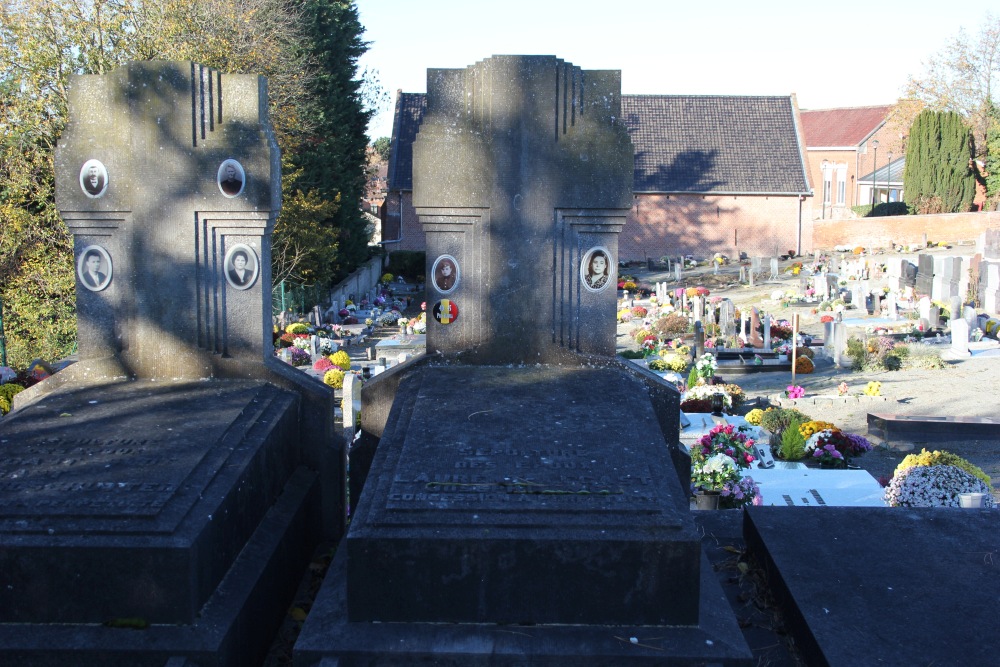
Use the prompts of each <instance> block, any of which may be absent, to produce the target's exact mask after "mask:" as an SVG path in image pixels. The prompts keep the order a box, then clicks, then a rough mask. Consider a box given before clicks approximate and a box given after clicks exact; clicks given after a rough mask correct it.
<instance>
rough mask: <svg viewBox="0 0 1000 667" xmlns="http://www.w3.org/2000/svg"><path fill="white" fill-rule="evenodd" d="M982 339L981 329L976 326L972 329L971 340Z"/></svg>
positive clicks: (977, 340)
mask: <svg viewBox="0 0 1000 667" xmlns="http://www.w3.org/2000/svg"><path fill="white" fill-rule="evenodd" d="M982 339H983V330H982V329H981V328H980V327H976V328H975V329H973V330H972V340H974V341H975V342H977V343H978V342H979V341H981V340H982Z"/></svg>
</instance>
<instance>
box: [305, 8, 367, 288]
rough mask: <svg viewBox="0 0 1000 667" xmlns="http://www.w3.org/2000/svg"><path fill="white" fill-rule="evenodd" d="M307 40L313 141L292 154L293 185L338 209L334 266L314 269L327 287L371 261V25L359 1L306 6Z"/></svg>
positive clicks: (327, 222) (326, 222) (308, 121)
mask: <svg viewBox="0 0 1000 667" xmlns="http://www.w3.org/2000/svg"><path fill="white" fill-rule="evenodd" d="M302 14H303V19H304V22H305V33H306V41H305V43H304V44H303V49H304V50H305V52H306V57H307V58H308V60H309V61H310V62H311V63H312V66H313V68H314V74H315V75H314V76H313V77H311V80H310V83H309V88H310V92H311V97H312V104H311V105H310V108H308V109H306V110H304V112H303V115H304V116H305V122H304V125H305V126H307V127H309V128H310V136H309V137H307V138H306V140H305V141H303V142H302V143H301V144H300V145H299V150H298V151H296V154H295V155H291V156H289V161H290V162H291V163H292V165H291V166H292V171H293V172H294V173H296V177H295V179H294V181H295V182H294V184H293V187H294V188H295V189H298V190H301V191H302V192H315V193H317V194H318V195H319V196H320V197H321V198H322V199H324V200H326V201H330V202H338V201H339V204H340V205H339V206H338V207H337V208H336V210H335V211H334V212H333V213H332V214H331V215H330V216H328V217H326V218H325V219H323V220H322V221H320V225H321V226H323V227H326V228H327V229H328V230H330V231H331V232H332V233H333V235H334V236H335V238H336V253H335V254H334V260H333V265H332V266H323V267H310V268H311V270H310V271H309V272H308V273H310V274H311V275H313V276H316V277H317V278H320V282H330V283H332V282H336V281H337V280H339V279H341V278H343V277H345V276H347V275H348V274H349V273H350V272H351V271H353V270H354V269H355V268H357V267H358V265H360V264H361V263H362V262H364V261H365V260H366V259H367V258H368V240H369V233H368V231H369V230H368V222H367V221H366V220H365V218H364V216H363V215H362V212H361V209H360V205H359V202H360V201H361V198H362V196H363V195H364V189H365V183H366V176H365V166H366V164H367V155H366V149H367V146H368V137H367V135H366V130H367V127H368V121H369V119H370V118H371V115H372V112H371V111H369V110H366V109H365V108H364V101H363V99H362V81H361V79H360V78H357V76H356V75H357V65H358V58H360V57H361V55H362V54H364V52H365V51H366V50H367V48H368V45H367V43H366V42H364V41H362V39H361V35H362V34H363V32H364V27H363V26H362V25H361V21H360V19H359V17H358V9H357V7H356V6H355V4H354V2H348V1H344V0H304V2H303V3H302Z"/></svg>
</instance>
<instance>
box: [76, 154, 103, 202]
mask: <svg viewBox="0 0 1000 667" xmlns="http://www.w3.org/2000/svg"><path fill="white" fill-rule="evenodd" d="M80 189H81V190H83V194H85V195H87V196H88V197H90V198H91V199H97V198H98V197H102V196H103V195H104V193H105V192H106V191H107V189H108V169H107V167H105V166H104V163H103V162H101V161H100V160H87V161H86V162H84V163H83V167H81V168H80Z"/></svg>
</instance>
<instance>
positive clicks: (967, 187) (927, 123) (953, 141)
mask: <svg viewBox="0 0 1000 667" xmlns="http://www.w3.org/2000/svg"><path fill="white" fill-rule="evenodd" d="M973 151H974V145H973V140H972V130H971V129H970V128H969V126H968V125H966V123H965V121H964V120H963V119H962V117H961V116H960V115H959V114H957V113H954V112H952V111H922V112H920V114H919V115H918V116H917V117H916V119H914V121H913V125H911V126H910V143H909V145H908V146H907V149H906V168H905V169H904V172H903V190H904V199H905V200H906V203H907V204H908V205H909V207H910V208H911V209H912V210H914V211H916V212H917V213H956V212H959V211H968V210H969V209H970V208H972V200H973V199H974V198H975V195H976V178H975V171H974V170H973V168H972V165H971V162H970V161H971V160H972V155H973Z"/></svg>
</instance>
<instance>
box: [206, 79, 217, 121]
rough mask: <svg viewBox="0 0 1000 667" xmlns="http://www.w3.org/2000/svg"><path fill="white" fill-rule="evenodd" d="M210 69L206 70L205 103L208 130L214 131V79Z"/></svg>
mask: <svg viewBox="0 0 1000 667" xmlns="http://www.w3.org/2000/svg"><path fill="white" fill-rule="evenodd" d="M212 74H213V73H212V71H211V70H209V71H208V72H207V76H206V77H205V78H206V79H208V104H207V105H206V106H207V108H206V112H207V113H206V114H205V115H206V116H208V131H209V132H215V111H214V109H215V79H214V77H213V76H212Z"/></svg>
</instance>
